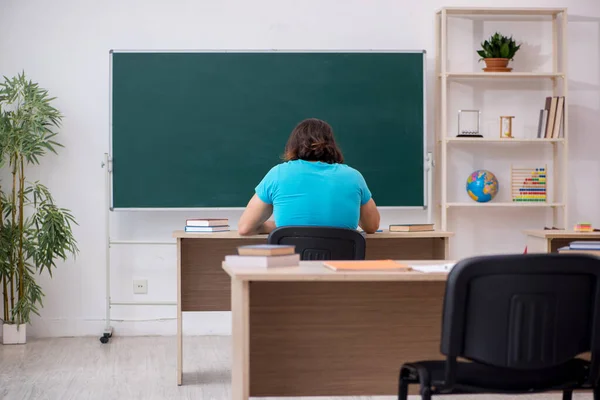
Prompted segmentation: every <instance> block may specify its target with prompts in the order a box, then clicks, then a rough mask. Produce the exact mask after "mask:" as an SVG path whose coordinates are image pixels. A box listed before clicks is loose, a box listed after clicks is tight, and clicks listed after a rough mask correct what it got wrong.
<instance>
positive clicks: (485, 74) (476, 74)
mask: <svg viewBox="0 0 600 400" xmlns="http://www.w3.org/2000/svg"><path fill="white" fill-rule="evenodd" d="M443 75H444V74H441V73H440V75H439V76H440V77H442V76H443ZM445 75H446V77H447V78H465V79H470V78H517V79H519V78H564V76H565V74H563V73H560V72H559V73H554V72H446V74H445Z"/></svg>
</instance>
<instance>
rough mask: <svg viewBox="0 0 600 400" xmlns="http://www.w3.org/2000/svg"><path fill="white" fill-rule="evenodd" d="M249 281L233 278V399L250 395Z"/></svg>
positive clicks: (242, 399) (238, 399) (236, 399)
mask: <svg viewBox="0 0 600 400" xmlns="http://www.w3.org/2000/svg"><path fill="white" fill-rule="evenodd" d="M248 291H249V284H248V281H241V280H239V279H232V280H231V317H232V325H231V328H232V329H231V331H232V332H231V333H232V336H231V339H232V355H233V357H232V365H231V398H232V400H248V398H249V395H250V379H249V378H250V371H249V367H250V363H249V351H248V349H249V344H250V340H249V339H250V335H249V333H250V332H249V330H250V329H249V328H250V324H249V322H250V318H249V316H250V313H249V311H250V307H249V306H250V302H249V292H248Z"/></svg>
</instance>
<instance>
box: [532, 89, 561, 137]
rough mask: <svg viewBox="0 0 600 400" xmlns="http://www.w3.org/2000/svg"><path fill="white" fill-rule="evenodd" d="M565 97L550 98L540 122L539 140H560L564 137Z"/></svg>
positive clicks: (547, 100)
mask: <svg viewBox="0 0 600 400" xmlns="http://www.w3.org/2000/svg"><path fill="white" fill-rule="evenodd" d="M564 110H565V97H564V96H548V97H546V103H545V104H544V109H543V110H540V117H539V122H538V133H537V137H538V138H539V139H558V138H559V137H562V136H563V132H562V130H563V124H564Z"/></svg>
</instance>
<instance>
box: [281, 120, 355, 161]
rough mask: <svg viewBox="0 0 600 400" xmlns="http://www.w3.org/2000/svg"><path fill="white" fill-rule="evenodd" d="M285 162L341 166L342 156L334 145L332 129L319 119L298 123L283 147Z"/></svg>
mask: <svg viewBox="0 0 600 400" xmlns="http://www.w3.org/2000/svg"><path fill="white" fill-rule="evenodd" d="M283 159H284V160H285V161H292V160H306V161H321V162H324V163H327V164H336V163H337V164H342V163H343V162H344V156H343V155H342V151H341V150H340V149H339V147H338V146H337V144H336V143H335V138H334V137H333V129H331V126H330V125H329V124H328V123H327V122H325V121H322V120H320V119H316V118H309V119H305V120H304V121H302V122H300V123H299V124H298V125H296V127H295V128H294V130H293V131H292V133H291V134H290V138H289V139H288V142H287V144H286V146H285V153H284V155H283Z"/></svg>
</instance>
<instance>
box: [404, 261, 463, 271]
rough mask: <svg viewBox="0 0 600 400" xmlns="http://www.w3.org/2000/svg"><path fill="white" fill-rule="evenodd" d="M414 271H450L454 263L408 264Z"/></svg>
mask: <svg viewBox="0 0 600 400" xmlns="http://www.w3.org/2000/svg"><path fill="white" fill-rule="evenodd" d="M410 267H411V268H412V269H413V270H415V271H420V272H450V270H451V269H452V267H454V263H446V264H431V265H425V264H418V265H411V266H410Z"/></svg>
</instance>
